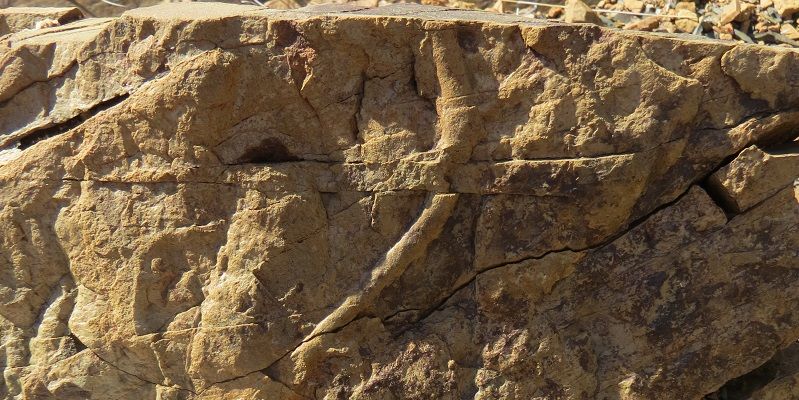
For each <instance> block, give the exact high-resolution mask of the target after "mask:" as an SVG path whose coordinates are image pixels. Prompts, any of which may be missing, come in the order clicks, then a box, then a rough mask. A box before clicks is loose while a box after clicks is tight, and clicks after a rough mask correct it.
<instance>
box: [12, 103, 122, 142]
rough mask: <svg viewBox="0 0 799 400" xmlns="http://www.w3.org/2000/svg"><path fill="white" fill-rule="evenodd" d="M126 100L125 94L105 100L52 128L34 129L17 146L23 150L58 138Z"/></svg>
mask: <svg viewBox="0 0 799 400" xmlns="http://www.w3.org/2000/svg"><path fill="white" fill-rule="evenodd" d="M127 98H128V95H127V94H124V95H121V96H117V97H114V98H112V99H110V100H106V101H104V102H102V103H99V104H97V105H96V106H94V107H92V108H90V109H88V110H86V111H84V112H82V113H80V114H78V115H76V116H74V117H72V118H70V119H68V120H66V121H64V122H62V123H60V124H57V125H53V126H48V127H45V128H40V129H36V130H34V131H32V132H30V133H28V134H27V135H25V136H24V137H22V138H21V139H20V140H19V145H18V146H17V147H18V148H19V149H20V150H25V149H27V148H28V147H31V146H33V145H34V144H36V143H39V142H41V141H42V140H45V139H49V138H51V137H54V136H58V135H60V134H62V133H66V132H68V131H70V130H72V129H74V128H76V127H77V126H79V125H80V124H82V123H83V122H84V121H86V120H87V119H89V118H91V117H93V116H95V115H97V113H99V112H101V111H105V110H107V109H109V108H111V107H113V106H115V105H117V104H119V103H121V102H122V101H124V100H125V99H127Z"/></svg>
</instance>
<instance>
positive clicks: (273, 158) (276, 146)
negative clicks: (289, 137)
mask: <svg viewBox="0 0 799 400" xmlns="http://www.w3.org/2000/svg"><path fill="white" fill-rule="evenodd" d="M299 160H300V158H299V157H297V156H295V155H294V154H291V152H290V151H289V150H288V149H287V148H286V146H285V145H284V144H283V143H281V142H280V140H278V139H275V138H266V139H263V140H261V142H260V143H258V145H257V146H253V147H251V148H249V149H247V151H245V152H244V154H242V155H241V156H239V158H237V159H236V161H235V162H234V163H233V164H259V163H270V162H285V161H299Z"/></svg>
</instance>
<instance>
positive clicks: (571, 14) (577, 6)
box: [563, 0, 602, 25]
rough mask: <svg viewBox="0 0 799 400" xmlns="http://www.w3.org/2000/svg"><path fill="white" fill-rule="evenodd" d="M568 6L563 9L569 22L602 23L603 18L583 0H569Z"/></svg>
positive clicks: (565, 19)
mask: <svg viewBox="0 0 799 400" xmlns="http://www.w3.org/2000/svg"><path fill="white" fill-rule="evenodd" d="M565 4H566V8H565V9H564V11H563V20H564V21H566V22H569V23H589V24H596V25H601V24H602V20H600V19H599V15H597V13H595V12H594V10H592V9H591V6H589V5H588V4H586V3H584V2H583V1H582V0H567V1H566V3H565Z"/></svg>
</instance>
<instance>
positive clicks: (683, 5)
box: [674, 1, 696, 13]
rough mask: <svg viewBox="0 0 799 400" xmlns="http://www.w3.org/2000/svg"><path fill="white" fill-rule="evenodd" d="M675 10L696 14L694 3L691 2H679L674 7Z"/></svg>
mask: <svg viewBox="0 0 799 400" xmlns="http://www.w3.org/2000/svg"><path fill="white" fill-rule="evenodd" d="M674 9H675V10H678V11H679V10H688V11H692V12H694V13H696V3H694V2H693V1H681V2H679V3H677V5H676V6H674Z"/></svg>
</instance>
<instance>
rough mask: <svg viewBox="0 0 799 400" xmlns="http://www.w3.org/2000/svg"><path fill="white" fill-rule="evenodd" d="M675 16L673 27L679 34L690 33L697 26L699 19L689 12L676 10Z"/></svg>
mask: <svg viewBox="0 0 799 400" xmlns="http://www.w3.org/2000/svg"><path fill="white" fill-rule="evenodd" d="M676 15H677V19H676V20H675V21H674V25H675V26H676V27H677V30H678V31H680V32H685V33H692V32H693V31H694V30H696V28H697V27H698V26H699V17H698V16H697V15H696V13H694V12H693V11H691V10H687V9H678V10H677V13H676Z"/></svg>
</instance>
